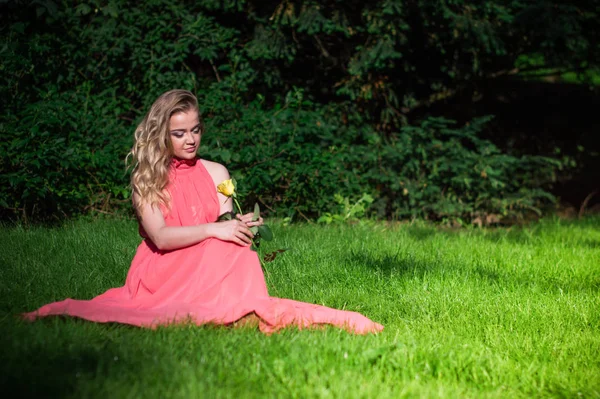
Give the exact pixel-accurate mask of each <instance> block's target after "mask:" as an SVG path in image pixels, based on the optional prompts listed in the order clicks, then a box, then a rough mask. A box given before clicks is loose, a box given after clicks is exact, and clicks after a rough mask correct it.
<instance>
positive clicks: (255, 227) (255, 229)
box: [250, 226, 258, 235]
mask: <svg viewBox="0 0 600 399" xmlns="http://www.w3.org/2000/svg"><path fill="white" fill-rule="evenodd" d="M250 231H251V232H252V234H254V235H256V233H258V226H252V227H250Z"/></svg>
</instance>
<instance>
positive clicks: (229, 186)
mask: <svg viewBox="0 0 600 399" xmlns="http://www.w3.org/2000/svg"><path fill="white" fill-rule="evenodd" d="M217 191H218V192H220V193H221V194H223V195H224V196H226V197H232V196H233V197H235V186H234V184H233V180H232V179H229V180H224V181H223V182H222V183H221V184H219V185H218V186H217Z"/></svg>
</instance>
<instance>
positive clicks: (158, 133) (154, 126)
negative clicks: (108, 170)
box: [126, 90, 204, 215]
mask: <svg viewBox="0 0 600 399" xmlns="http://www.w3.org/2000/svg"><path fill="white" fill-rule="evenodd" d="M191 110H194V111H196V112H198V119H199V122H200V123H201V126H200V128H201V130H204V125H203V123H202V119H201V118H200V112H199V111H198V100H197V99H196V96H194V95H193V94H192V93H191V92H189V91H187V90H170V91H167V92H166V93H163V94H161V95H160V96H159V97H158V98H157V99H156V101H154V104H152V106H151V107H150V111H148V113H147V114H146V116H145V117H144V120H142V123H140V124H139V126H138V127H137V129H135V143H134V144H133V147H132V148H131V151H130V152H129V154H127V158H126V162H127V164H128V165H129V166H130V167H131V166H133V170H132V172H131V189H132V191H133V194H134V201H133V206H134V208H135V210H136V211H137V213H138V215H139V214H140V212H139V211H140V210H141V207H142V206H143V205H146V204H149V205H151V206H159V205H164V206H165V207H167V208H168V207H169V195H168V193H167V190H166V188H167V186H168V184H169V168H170V167H171V160H172V158H173V147H172V145H171V138H170V133H169V121H170V119H171V116H172V115H173V114H177V113H179V112H189V111H191Z"/></svg>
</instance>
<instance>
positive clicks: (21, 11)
mask: <svg viewBox="0 0 600 399" xmlns="http://www.w3.org/2000/svg"><path fill="white" fill-rule="evenodd" d="M475 3H476V2H473V4H471V3H469V2H466V1H465V2H457V3H456V4H453V5H452V6H448V5H444V4H442V3H440V4H441V5H442V6H443V7H437V6H436V7H434V6H432V5H431V4H429V3H428V2H422V1H418V2H413V3H410V4H404V2H395V1H387V0H386V1H377V2H375V3H357V2H350V3H348V2H346V3H343V2H342V3H340V2H324V3H323V4H322V5H319V4H318V3H315V2H286V3H281V2H279V1H274V2H271V1H266V2H256V1H245V0H239V1H224V2H217V1H172V0H150V1H146V2H143V3H140V5H138V6H136V5H133V6H132V5H131V3H130V2H125V1H123V0H111V1H96V0H94V1H92V2H89V3H81V2H74V1H70V0H65V1H63V2H61V3H55V2H54V1H51V0H43V1H39V0H36V1H33V2H29V1H18V0H17V1H12V2H3V3H2V4H0V11H1V12H0V15H1V16H0V18H1V19H0V21H1V22H2V24H1V26H2V27H1V28H0V34H1V37H2V40H3V44H2V48H1V49H0V56H1V57H0V62H1V65H0V70H2V72H3V73H2V74H0V107H1V108H2V109H3V113H2V115H1V116H0V134H1V135H2V140H1V141H0V157H1V159H0V165H1V167H2V169H1V170H0V205H1V206H2V211H1V216H2V217H3V218H6V217H26V218H34V219H44V218H56V217H59V218H60V217H64V216H65V215H66V216H70V215H76V214H81V213H88V212H94V211H96V212H116V211H119V210H122V209H128V207H129V200H128V195H129V194H128V190H127V182H128V176H127V174H126V172H125V169H124V163H123V160H124V157H125V155H126V153H127V151H128V150H129V147H130V146H131V142H132V135H133V130H134V128H135V125H136V122H137V121H138V120H139V119H140V118H141V116H142V114H143V112H144V111H145V110H146V109H147V107H148V106H149V105H150V103H151V102H152V101H153V100H154V99H155V98H156V96H157V95H158V94H160V93H162V92H164V91H166V90H168V89H172V88H175V87H178V88H185V89H189V90H192V91H194V93H196V94H197V95H198V97H199V99H200V103H201V108H202V111H203V113H204V116H205V117H206V119H207V126H208V128H209V133H208V135H207V136H206V137H205V141H204V147H203V148H202V154H204V155H205V156H206V157H208V158H212V159H214V160H217V161H221V162H223V163H225V164H227V165H228V166H229V168H230V170H231V171H232V173H233V174H234V175H235V176H236V177H237V178H238V180H239V181H240V187H241V189H242V190H243V191H245V192H246V196H245V198H246V199H247V201H248V204H251V203H252V202H253V201H255V200H259V201H261V202H263V204H264V205H266V206H267V207H270V208H272V209H273V212H277V213H278V214H280V215H283V216H292V215H293V216H301V215H304V216H305V217H309V218H314V217H317V216H318V215H320V214H323V213H324V212H330V213H331V212H333V213H335V212H338V211H339V209H338V208H339V206H342V207H344V206H345V205H344V204H346V203H352V202H353V201H357V200H358V199H359V198H362V197H363V194H369V195H371V196H372V197H373V198H374V199H375V202H374V203H373V204H372V207H371V210H370V212H371V214H373V215H375V216H378V217H396V218H406V217H426V218H432V219H443V218H460V217H462V218H476V217H479V216H481V215H484V214H486V215H490V214H493V215H496V214H497V215H511V214H516V213H519V212H523V211H525V210H528V209H529V210H534V211H536V212H537V211H538V210H539V206H540V204H543V203H544V202H548V201H549V202H552V201H553V198H552V197H551V196H550V195H548V194H547V193H546V191H544V190H546V189H547V188H548V183H549V182H551V181H552V180H553V178H554V176H553V174H554V173H555V172H556V171H557V170H558V169H559V168H560V167H561V164H560V163H558V162H556V161H553V160H551V159H548V158H539V157H538V158H536V157H522V156H520V157H514V156H512V155H510V154H507V153H504V152H503V151H502V150H501V149H499V148H498V147H496V146H494V145H493V144H492V143H491V142H489V141H486V140H482V139H481V138H480V136H479V134H478V133H479V131H480V130H481V129H482V127H483V124H484V123H485V120H474V121H472V123H471V124H470V125H467V126H457V125H455V124H454V123H452V122H451V121H446V120H442V119H436V118H430V119H427V120H426V121H424V122H415V123H413V124H412V125H411V124H408V123H407V121H408V120H409V118H408V115H409V111H410V109H411V108H415V107H423V106H427V104H429V103H431V102H432V101H433V100H435V101H437V100H436V99H440V98H445V97H444V96H447V95H453V93H457V92H459V91H461V90H463V91H464V90H466V89H465V88H466V87H467V86H469V85H470V83H471V82H474V81H476V80H477V81H480V80H481V79H486V78H487V77H489V76H492V78H493V76H499V72H498V71H500V72H501V71H504V70H506V69H507V68H511V67H512V66H513V64H514V62H513V61H514V60H515V59H516V57H518V56H519V55H521V53H522V52H526V53H531V52H535V50H536V49H537V50H539V51H540V52H541V53H543V54H542V55H543V57H545V58H544V59H546V60H549V59H551V60H552V63H553V65H552V66H553V67H555V66H556V67H559V66H561V65H562V64H560V55H561V54H563V55H564V54H570V53H569V52H570V51H572V50H573V49H574V47H573V46H574V45H575V44H574V43H575V41H577V40H579V41H578V43H582V46H583V47H582V48H581V49H580V50H581V51H578V52H577V57H575V58H569V59H566V58H565V59H564V60H563V61H564V62H563V64H564V65H565V66H567V67H569V66H572V65H571V64H573V62H575V63H576V64H577V65H580V64H581V59H582V58H581V57H587V59H588V61H589V65H591V66H593V65H596V64H595V62H596V61H595V60H596V59H597V56H598V54H597V52H596V51H587V50H585V48H586V45H585V43H587V42H588V41H590V40H593V39H594V38H595V37H596V36H597V33H598V32H597V29H587V30H583V29H579V27H580V26H588V25H589V24H590V21H592V22H593V21H594V20H595V19H594V18H593V15H592V14H593V12H591V11H589V10H588V11H589V12H587V13H579V12H578V10H579V9H578V8H577V7H575V6H568V7H567V6H565V7H566V8H564V10H563V11H564V13H563V14H564V15H565V18H566V17H568V18H572V19H573V24H572V25H570V26H571V27H572V29H571V31H573V32H574V33H573V32H571V33H573V35H574V36H573V35H572V37H573V40H570V41H568V42H565V43H566V44H564V43H563V42H552V43H554V44H555V45H552V46H550V45H548V46H546V47H544V48H542V47H543V46H542V44H544V43H546V44H548V43H550V42H548V40H547V39H548V38H547V37H546V36H545V35H544V34H543V32H542V33H539V34H536V35H535V36H532V39H531V40H530V41H528V42H527V46H525V47H523V48H522V47H521V44H522V40H521V37H520V36H519V35H521V34H522V32H528V31H529V30H528V29H527V27H528V26H529V25H527V23H528V21H530V19H528V17H527V15H530V14H527V13H526V12H525V11H528V10H529V11H531V10H532V9H537V8H535V7H534V6H531V7H533V8H531V7H530V6H525V5H523V4H521V2H509V3H510V4H509V5H507V6H506V7H504V6H503V7H500V8H497V7H487V8H486V7H483V6H479V5H476V4H475ZM477 4H478V3H477ZM536 7H538V8H540V7H541V8H542V9H543V10H545V12H548V13H550V11H551V10H549V9H547V7H545V6H544V5H543V4H542V3H540V4H538V5H537V6H536ZM540 15H543V16H544V18H543V21H542V22H544V21H545V22H544V23H547V22H548V21H549V20H550V19H549V17H548V15H550V14H548V15H546V14H540ZM590 15H592V16H590ZM518 16H519V18H517V17H518ZM578 18H579V19H578ZM536 21H537V22H536ZM429 22H431V24H429ZM434 22H435V23H434ZM534 22H535V23H539V22H540V21H539V20H537V19H536V20H535V21H534ZM589 26H591V27H594V26H595V25H589ZM409 27H412V28H411V29H410V30H409V29H408V28H409ZM561 29H562V28H561ZM565 29H566V28H565ZM570 37H571V36H570ZM409 38H410V39H411V40H408V39H409ZM576 38H579V39H577V40H575V39H576ZM425 39H426V40H425ZM467 39H468V40H467ZM465 40H466V41H465ZM574 40H575V41H574ZM464 43H468V46H467V47H465V48H464V49H463V47H461V46H462V45H463V44H464ZM561 43H563V44H564V46H562V44H561ZM540 46H542V47H540ZM561 46H562V47H561ZM563 47H564V48H563ZM475 55H477V56H475ZM457 60H458V61H457ZM573 60H575V61H573ZM432 65H433V66H434V67H432ZM490 79H491V78H490ZM467 92H468V90H467ZM401 93H404V94H401ZM449 93H450V94H449ZM336 194H338V196H337V197H336V196H335V195H336ZM336 198H337V200H336ZM340 198H341V199H344V198H346V199H347V201H346V200H342V201H340V200H339V199H340Z"/></svg>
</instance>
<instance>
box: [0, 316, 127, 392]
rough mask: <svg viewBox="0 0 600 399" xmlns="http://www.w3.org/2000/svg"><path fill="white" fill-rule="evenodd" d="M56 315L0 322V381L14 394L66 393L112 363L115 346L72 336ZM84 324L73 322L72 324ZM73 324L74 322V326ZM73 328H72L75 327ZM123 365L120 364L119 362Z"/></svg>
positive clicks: (95, 376) (8, 319) (7, 318)
mask: <svg viewBox="0 0 600 399" xmlns="http://www.w3.org/2000/svg"><path fill="white" fill-rule="evenodd" d="M65 323H66V320H64V319H63V318H60V317H57V318H52V319H48V320H39V321H36V322H34V323H29V322H25V321H21V320H17V318H16V317H12V318H11V317H6V318H4V320H3V321H2V322H1V324H0V336H1V338H0V342H1V345H2V352H3V355H2V362H1V363H0V385H1V386H2V387H3V388H4V390H5V391H8V392H12V393H13V394H15V395H16V396H17V397H27V398H29V397H31V398H39V397H44V398H47V397H66V396H71V395H73V394H75V393H76V392H77V386H78V384H79V383H80V382H81V381H82V380H91V379H94V378H97V377H98V375H101V374H104V373H105V372H106V365H108V364H111V367H114V366H112V363H115V365H116V366H117V367H119V366H121V367H122V366H125V365H123V364H116V362H115V361H114V359H115V354H116V353H119V351H120V349H119V348H118V347H117V346H116V345H114V344H113V343H111V342H110V341H107V340H105V341H101V342H98V341H97V340H96V341H95V342H91V341H90V340H89V337H90V336H92V334H90V335H88V336H85V335H83V336H82V335H80V333H79V334H76V335H72V334H73V332H74V330H77V328H75V329H73V330H70V331H67V329H68V328H69V327H73V326H72V325H71V326H65V325H64V324H65ZM79 323H84V322H83V321H77V322H75V323H74V324H79ZM75 327H78V326H75ZM75 332H76V331H75ZM121 363H122V362H121Z"/></svg>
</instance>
